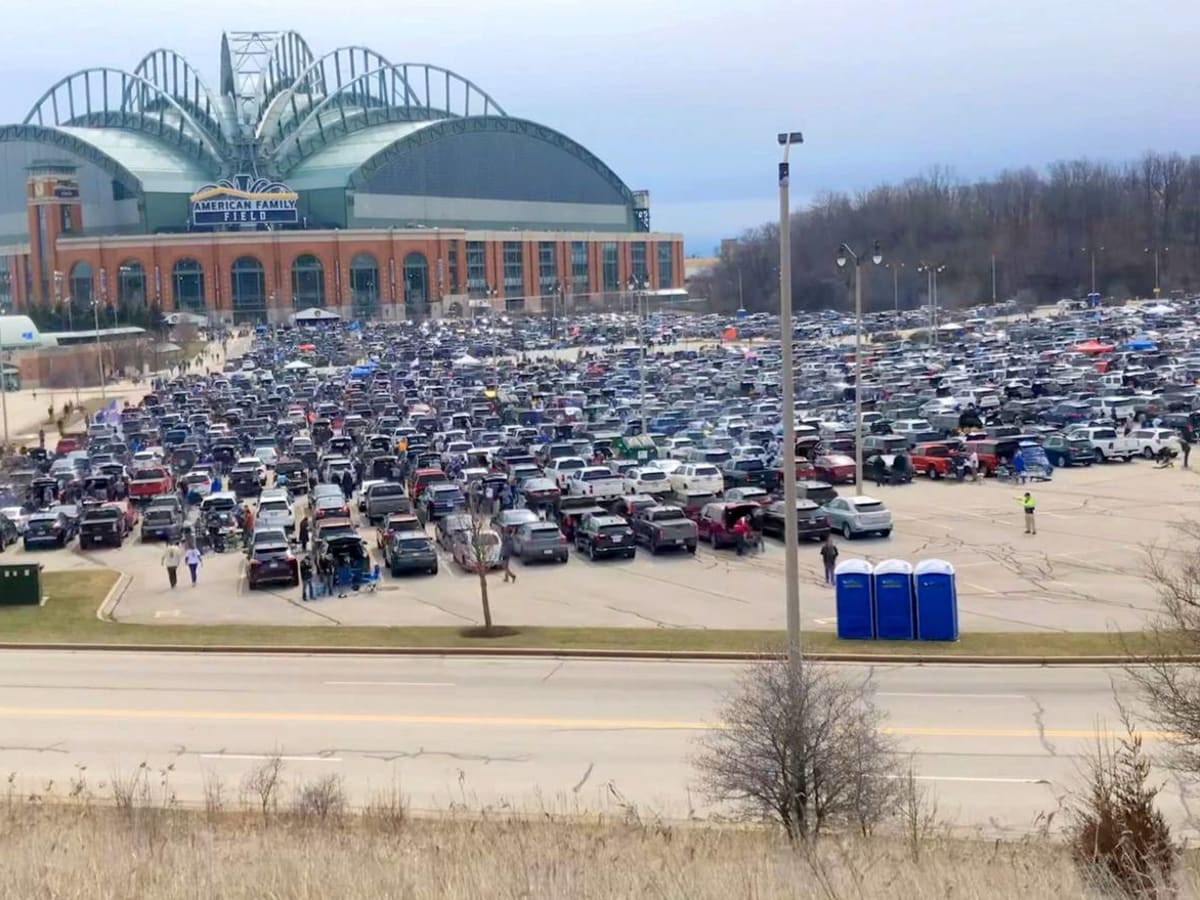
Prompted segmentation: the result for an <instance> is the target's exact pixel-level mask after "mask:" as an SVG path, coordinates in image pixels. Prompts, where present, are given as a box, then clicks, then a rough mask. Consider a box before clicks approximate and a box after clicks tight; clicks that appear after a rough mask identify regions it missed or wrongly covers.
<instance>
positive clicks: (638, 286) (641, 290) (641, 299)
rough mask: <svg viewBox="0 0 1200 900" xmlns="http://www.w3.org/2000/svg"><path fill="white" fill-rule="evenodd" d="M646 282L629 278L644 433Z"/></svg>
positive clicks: (639, 407) (646, 429)
mask: <svg viewBox="0 0 1200 900" xmlns="http://www.w3.org/2000/svg"><path fill="white" fill-rule="evenodd" d="M646 282H647V279H639V278H638V277H637V276H636V275H633V276H630V278H629V285H628V287H629V292H630V293H631V294H632V295H633V302H634V303H636V304H637V307H636V315H635V321H636V323H637V338H638V355H639V362H638V395H639V399H638V411H639V412H640V414H641V417H642V431H641V433H642V434H647V433H649V430H650V429H649V428H648V427H647V424H646V422H647V418H646V335H645V330H644V328H643V325H644V322H643V317H644V316H645V303H646Z"/></svg>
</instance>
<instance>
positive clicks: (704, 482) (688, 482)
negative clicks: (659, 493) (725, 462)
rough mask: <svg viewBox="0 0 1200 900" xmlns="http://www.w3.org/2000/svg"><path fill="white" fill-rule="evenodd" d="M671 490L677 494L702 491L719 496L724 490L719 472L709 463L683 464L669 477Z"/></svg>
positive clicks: (723, 481)
mask: <svg viewBox="0 0 1200 900" xmlns="http://www.w3.org/2000/svg"><path fill="white" fill-rule="evenodd" d="M670 479H671V488H672V489H673V490H675V491H677V492H678V493H684V492H685V491H704V492H706V493H709V494H719V493H721V492H722V491H724V490H725V479H724V477H723V476H722V475H721V470H720V469H718V468H717V467H716V466H714V465H710V464H709V463H685V464H684V465H682V466H680V467H679V468H678V469H676V470H675V471H674V472H672V473H671V475H670Z"/></svg>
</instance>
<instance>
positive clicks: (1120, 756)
mask: <svg viewBox="0 0 1200 900" xmlns="http://www.w3.org/2000/svg"><path fill="white" fill-rule="evenodd" d="M1085 778H1086V780H1087V787H1086V791H1085V795H1084V796H1083V797H1082V798H1081V799H1080V800H1079V802H1078V803H1077V805H1076V806H1075V807H1074V808H1073V809H1072V810H1071V815H1072V823H1071V828H1070V829H1069V836H1070V848H1071V855H1072V857H1073V858H1074V860H1075V864H1076V865H1077V866H1078V867H1079V870H1080V873H1081V874H1082V875H1083V877H1084V879H1085V880H1087V881H1088V882H1090V883H1091V884H1093V885H1095V886H1096V887H1097V888H1099V889H1101V890H1106V891H1114V892H1116V893H1118V894H1119V895H1120V896H1123V897H1138V898H1160V897H1170V896H1173V895H1174V893H1175V891H1174V886H1173V879H1172V874H1173V872H1174V868H1175V861H1176V852H1175V846H1174V844H1173V843H1172V841H1171V831H1170V829H1169V828H1168V827H1167V823H1166V820H1165V819H1164V818H1163V816H1162V813H1160V812H1159V811H1158V810H1157V809H1155V807H1154V800H1155V797H1157V796H1158V791H1159V789H1158V787H1154V786H1151V785H1150V784H1149V783H1148V782H1149V778H1150V761H1149V760H1148V759H1147V758H1146V757H1145V755H1144V754H1143V753H1142V738H1141V736H1140V735H1139V734H1137V733H1136V732H1135V731H1134V730H1133V726H1132V722H1131V721H1130V720H1129V719H1126V720H1125V735H1124V737H1122V738H1120V739H1119V740H1118V741H1117V743H1116V745H1115V746H1114V745H1113V743H1112V742H1111V741H1097V744H1096V754H1095V756H1094V757H1093V758H1092V759H1091V761H1090V762H1089V763H1088V766H1087V771H1086V774H1085Z"/></svg>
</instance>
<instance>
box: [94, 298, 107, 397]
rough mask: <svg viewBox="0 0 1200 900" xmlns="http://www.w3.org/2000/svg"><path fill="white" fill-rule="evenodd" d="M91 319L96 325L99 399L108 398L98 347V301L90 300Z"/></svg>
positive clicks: (101, 355) (101, 357)
mask: <svg viewBox="0 0 1200 900" xmlns="http://www.w3.org/2000/svg"><path fill="white" fill-rule="evenodd" d="M92 319H93V322H94V323H95V326H96V371H97V372H98V373H99V375H100V399H101V400H106V399H108V398H107V396H106V394H105V391H104V353H103V352H102V351H101V349H100V301H99V300H93V301H92Z"/></svg>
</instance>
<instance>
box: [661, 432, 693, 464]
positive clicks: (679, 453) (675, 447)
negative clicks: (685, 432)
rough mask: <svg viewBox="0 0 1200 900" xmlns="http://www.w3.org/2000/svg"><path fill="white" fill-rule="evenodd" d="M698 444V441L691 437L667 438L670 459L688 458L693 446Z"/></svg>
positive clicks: (666, 447)
mask: <svg viewBox="0 0 1200 900" xmlns="http://www.w3.org/2000/svg"><path fill="white" fill-rule="evenodd" d="M695 446H696V442H695V441H693V440H692V439H691V438H685V437H670V438H667V443H666V446H665V449H666V451H667V456H668V458H670V459H680V460H682V459H687V456H688V454H689V453H690V452H691V450H692V448H693V447H695Z"/></svg>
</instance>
